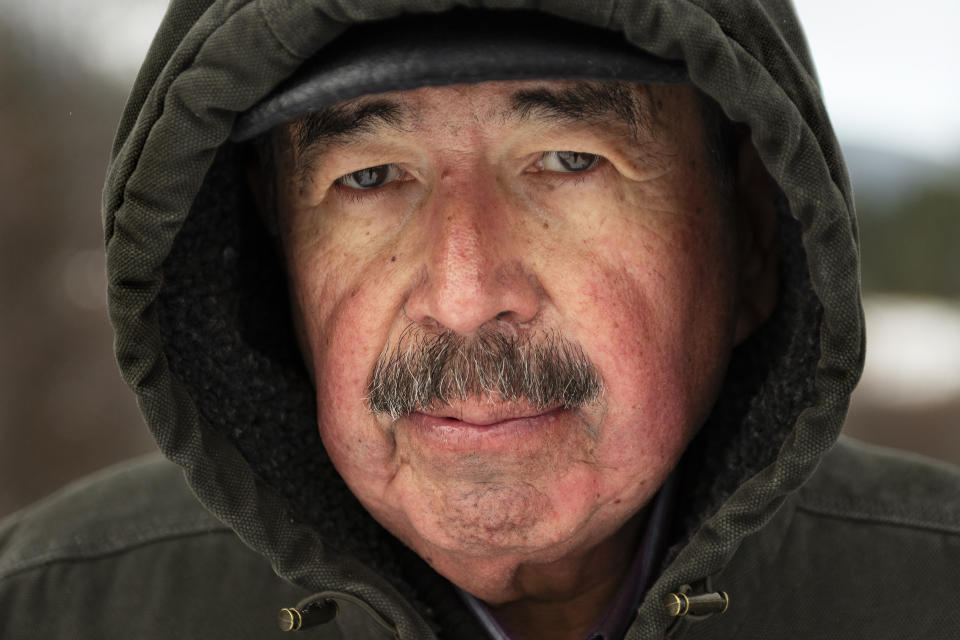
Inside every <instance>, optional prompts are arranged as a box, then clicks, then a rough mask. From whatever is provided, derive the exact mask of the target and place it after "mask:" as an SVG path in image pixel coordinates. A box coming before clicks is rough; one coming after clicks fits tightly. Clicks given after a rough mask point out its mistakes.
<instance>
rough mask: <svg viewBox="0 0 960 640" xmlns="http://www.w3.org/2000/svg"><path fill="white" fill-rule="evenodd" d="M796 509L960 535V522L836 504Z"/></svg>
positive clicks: (814, 513)
mask: <svg viewBox="0 0 960 640" xmlns="http://www.w3.org/2000/svg"><path fill="white" fill-rule="evenodd" d="M797 510H798V511H803V512H805V513H808V514H810V515H814V516H820V517H826V518H832V519H835V520H851V521H855V522H863V523H869V524H885V525H891V526H896V527H901V528H905V529H923V530H926V531H935V532H938V533H949V534H953V535H960V523H949V522H935V521H932V520H924V519H918V518H910V517H907V516H897V515H893V514H879V513H871V512H868V511H863V510H858V509H853V508H849V507H847V506H842V505H839V504H836V505H824V504H821V505H809V504H801V505H797Z"/></svg>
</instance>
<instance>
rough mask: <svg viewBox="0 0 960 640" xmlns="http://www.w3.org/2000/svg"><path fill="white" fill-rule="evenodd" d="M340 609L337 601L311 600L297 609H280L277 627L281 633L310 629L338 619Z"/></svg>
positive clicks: (328, 599)
mask: <svg viewBox="0 0 960 640" xmlns="http://www.w3.org/2000/svg"><path fill="white" fill-rule="evenodd" d="M339 612H340V607H338V606H337V603H336V601H335V600H332V599H330V598H324V599H323V600H313V599H311V600H310V601H309V602H307V603H306V606H304V605H303V603H300V604H298V605H297V606H296V607H286V608H283V609H280V613H278V614H277V626H278V627H280V631H300V630H301V629H309V628H310V627H316V626H318V625H321V624H326V623H328V622H330V621H331V620H333V619H334V618H336V617H337V614H338V613H339Z"/></svg>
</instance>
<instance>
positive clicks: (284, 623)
mask: <svg viewBox="0 0 960 640" xmlns="http://www.w3.org/2000/svg"><path fill="white" fill-rule="evenodd" d="M341 606H343V607H346V609H353V608H356V609H360V610H361V611H363V613H364V614H366V615H367V616H368V617H369V618H370V619H371V620H372V621H373V622H374V623H375V624H376V625H377V626H379V627H380V628H381V629H382V630H383V631H384V632H385V634H386V637H392V638H399V637H400V633H399V632H398V631H397V629H396V628H395V627H394V626H393V625H392V624H390V623H389V622H388V621H387V620H385V619H384V617H383V616H381V615H380V614H379V613H378V612H377V611H376V609H374V608H373V607H371V606H370V605H369V604H367V602H366V601H364V600H363V599H361V598H358V597H357V596H355V595H352V594H349V593H342V592H339V591H322V592H320V593H315V594H313V595H311V596H307V597H306V598H304V599H303V600H301V601H300V602H298V603H297V606H295V607H285V608H283V609H280V612H279V613H278V614H277V626H278V627H279V628H280V630H281V631H302V630H304V629H309V628H310V627H316V626H319V625H321V624H327V623H329V622H331V621H332V620H333V619H334V618H336V617H337V616H338V615H339V614H340V609H341ZM347 615H349V613H348V614H347Z"/></svg>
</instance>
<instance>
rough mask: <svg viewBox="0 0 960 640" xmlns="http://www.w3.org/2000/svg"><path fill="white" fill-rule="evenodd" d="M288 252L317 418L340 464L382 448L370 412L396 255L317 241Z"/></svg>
mask: <svg viewBox="0 0 960 640" xmlns="http://www.w3.org/2000/svg"><path fill="white" fill-rule="evenodd" d="M298 249H299V251H291V252H289V253H288V260H289V262H288V270H289V274H290V280H291V290H292V292H293V295H294V297H295V304H294V314H295V315H296V317H297V320H296V322H297V324H298V333H299V334H300V335H301V352H302V355H303V358H304V361H305V362H306V363H307V366H308V369H310V370H311V371H312V372H313V379H314V381H315V385H316V389H315V391H316V399H317V421H318V425H319V430H320V435H321V437H322V438H323V441H324V445H325V447H326V448H327V450H328V453H329V454H330V456H331V458H332V459H334V461H335V463H336V462H337V461H338V460H340V461H343V464H345V465H346V464H351V462H350V461H351V460H355V459H363V458H369V457H371V456H380V455H383V454H382V453H380V452H381V451H382V450H383V449H384V446H385V445H384V442H383V439H382V437H381V435H382V432H381V430H380V429H379V428H378V426H377V425H376V423H375V421H374V419H373V417H372V416H371V415H370V414H369V413H368V412H367V411H366V404H365V400H364V398H365V396H366V384H367V379H368V376H369V375H370V372H371V371H372V368H373V364H374V362H375V361H376V358H377V356H378V355H379V353H380V351H381V349H382V348H383V345H384V343H385V342H386V337H387V335H388V334H389V331H390V326H391V323H392V320H393V319H394V318H395V317H396V313H395V309H396V308H398V307H399V303H397V302H396V301H394V300H393V299H392V298H391V297H390V296H389V295H386V293H385V292H389V291H392V290H394V289H395V288H393V289H392V288H391V287H390V286H388V283H389V281H391V280H392V278H394V276H395V274H394V271H393V270H392V263H391V261H390V258H389V256H388V257H387V258H386V259H385V260H383V259H377V258H376V257H369V256H368V257H366V258H365V259H364V260H361V256H359V255H358V254H356V253H350V252H348V251H345V250H339V251H333V252H331V251H325V250H324V248H323V247H322V246H321V245H319V244H318V243H314V244H312V245H310V246H309V247H306V246H304V247H300V248H298Z"/></svg>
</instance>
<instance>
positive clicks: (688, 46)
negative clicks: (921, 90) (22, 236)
mask: <svg viewBox="0 0 960 640" xmlns="http://www.w3.org/2000/svg"><path fill="white" fill-rule="evenodd" d="M458 6H464V7H469V8H473V9H480V8H483V9H487V10H500V11H503V12H504V18H503V19H504V20H509V19H510V12H511V11H515V10H521V9H525V10H536V11H541V12H544V13H548V14H552V15H554V16H556V17H559V18H563V19H566V20H570V21H573V22H579V23H583V24H587V25H591V26H593V27H597V28H601V29H608V30H610V31H611V32H612V33H615V34H619V35H618V36H617V37H623V38H625V39H626V40H627V41H629V42H630V43H632V44H633V45H635V46H636V47H638V48H639V49H642V50H643V51H645V52H648V53H650V54H653V55H655V56H657V57H659V58H663V59H666V60H671V61H677V62H679V63H682V64H684V65H685V67H686V70H687V74H688V75H689V78H690V80H691V82H693V83H694V84H695V85H696V87H697V88H698V89H699V90H700V91H701V92H702V93H704V94H706V95H707V96H709V97H710V98H712V99H713V100H714V101H716V102H717V103H718V104H719V105H720V107H721V109H722V110H723V112H724V113H725V114H726V116H727V117H728V118H729V119H730V120H731V121H733V122H735V123H741V124H742V125H744V126H745V127H747V128H748V129H749V135H750V139H751V141H752V143H753V145H754V147H755V148H756V150H757V152H758V154H759V157H760V158H761V160H762V162H763V164H764V165H765V167H766V170H767V171H768V173H769V175H770V176H771V177H772V179H773V180H774V182H775V183H776V185H777V186H778V187H779V190H780V196H779V197H778V203H777V204H778V208H779V210H780V212H781V213H780V219H779V234H780V254H781V255H780V260H781V282H780V298H779V302H778V306H777V308H776V310H775V312H774V315H773V317H771V318H770V320H769V321H768V322H767V323H766V324H765V325H764V327H762V328H761V330H760V331H759V332H758V333H757V334H756V335H754V336H753V337H752V338H750V339H749V340H748V341H747V342H745V343H744V344H742V345H741V346H740V347H738V348H737V350H736V352H735V353H734V357H733V361H732V363H731V365H730V370H729V372H728V375H727V381H726V383H725V386H724V389H723V391H722V393H721V397H720V400H719V401H718V403H717V406H716V407H715V409H714V412H713V415H712V417H711V418H710V420H709V421H708V423H707V424H706V425H705V426H704V427H703V429H702V430H701V431H700V434H699V435H698V436H697V438H696V439H695V440H694V442H693V444H692V445H691V446H690V447H689V449H688V451H687V452H686V454H685V456H684V459H683V460H682V461H681V463H680V468H681V480H680V487H679V492H678V499H677V504H676V507H675V511H676V517H675V525H674V527H673V530H672V531H671V532H670V534H669V542H670V545H671V547H670V549H669V551H668V552H667V554H666V557H665V559H664V562H663V566H662V568H661V572H660V575H659V578H658V579H657V580H656V582H655V584H654V585H653V586H652V588H651V589H650V591H649V593H648V595H647V597H646V599H645V600H644V603H643V605H642V607H641V610H640V619H641V620H644V621H645V622H644V625H643V627H642V629H643V630H642V632H639V633H641V635H628V637H659V635H660V633H661V632H662V630H663V629H664V628H665V627H666V626H667V625H668V624H669V622H670V619H669V616H668V613H667V612H666V610H665V609H664V608H663V606H662V605H661V600H662V599H663V597H664V595H665V594H667V593H668V592H671V591H675V590H677V589H678V588H679V587H680V586H681V585H693V586H696V585H701V584H703V583H704V581H705V580H707V579H709V577H710V576H712V575H715V574H716V573H717V572H719V571H720V570H721V569H722V568H723V567H724V565H725V564H726V562H727V561H728V560H729V559H730V557H731V555H732V554H733V553H734V552H735V551H736V550H737V548H738V546H739V545H740V543H741V542H742V541H743V540H744V538H745V537H747V536H749V535H751V534H752V533H754V532H756V531H758V530H760V529H761V528H763V527H764V525H765V524H766V523H767V522H768V521H769V520H770V519H771V517H772V516H773V514H774V513H775V512H776V510H777V508H778V507H779V506H780V505H781V504H782V502H783V500H784V499H785V498H786V497H787V496H788V495H789V494H791V493H792V492H793V491H795V490H796V489H797V488H798V487H799V486H801V485H802V484H803V482H804V481H805V480H806V479H807V478H808V477H809V476H810V475H811V474H812V473H813V471H814V469H815V468H816V465H817V463H818V461H819V459H820V458H821V456H822V455H823V454H824V453H825V452H826V451H827V450H828V449H829V448H830V447H831V446H832V445H833V443H834V442H835V440H836V438H837V437H838V434H839V432H840V429H841V426H842V423H843V419H844V415H845V412H846V407H847V403H848V398H849V394H850V392H851V391H852V389H853V387H854V385H855V383H856V380H857V378H858V376H859V373H860V370H861V367H862V362H863V317H862V311H861V305H860V297H859V266H858V248H857V230H856V223H855V220H854V213H853V204H852V196H851V192H850V186H849V181H848V177H847V173H846V169H845V167H844V165H843V162H842V159H841V156H840V152H839V147H838V144H837V141H836V138H835V136H834V134H833V131H832V129H831V126H830V123H829V121H828V119H827V115H826V112H825V110H824V106H823V103H822V100H821V96H820V90H819V87H818V84H817V79H816V76H815V72H814V69H813V65H812V62H811V59H810V56H809V53H808V51H807V48H806V44H805V42H804V38H803V34H802V31H801V28H800V25H799V22H798V20H797V17H796V15H795V14H794V11H793V9H792V7H791V5H790V4H789V2H786V1H781V0H777V1H772V0H764V1H763V2H761V1H760V0H737V1H736V2H728V1H726V0H699V1H690V0H649V1H645V2H627V1H622V2H614V1H610V2H575V1H571V0H537V1H533V0H526V1H524V0H513V1H509V2H508V1H498V2H483V1H479V0H475V1H473V2H454V1H451V0H448V1H443V0H432V1H428V0H418V1H401V0H383V1H381V2H376V3H349V2H347V3H344V2H339V1H335V0H302V1H301V0H298V1H297V2H293V1H290V0H255V1H252V2H242V1H234V0H216V1H213V2H211V1H209V0H173V1H172V2H171V4H170V6H169V9H168V11H167V14H166V17H165V19H164V21H163V23H162V25H161V27H160V29H159V32H158V34H157V37H156V39H155V40H154V42H153V44H152V46H151V48H150V51H149V53H148V55H147V58H146V61H145V63H144V65H143V68H142V70H141V72H140V75H139V77H138V79H137V82H136V84H135V86H134V89H133V92H132V95H131V97H130V100H129V103H128V105H127V107H126V110H125V113H124V116H123V119H122V121H121V123H120V128H119V132H118V135H117V139H116V143H115V146H114V149H113V156H112V161H111V164H110V168H109V174H108V177H107V183H106V187H105V191H104V198H103V220H104V227H105V240H106V246H107V265H108V280H109V299H110V314H111V319H112V321H113V323H114V325H115V328H116V334H117V338H116V351H117V357H118V360H119V363H120V366H121V369H122V372H123V375H124V377H125V380H126V381H127V383H128V384H129V385H130V386H131V387H132V388H133V389H134V391H135V392H136V393H137V395H138V398H139V402H140V406H141V409H142V411H143V414H144V416H145V417H146V420H147V423H148V425H149V427H150V429H151V430H152V432H153V434H154V437H155V438H156V440H157V443H158V444H159V446H160V449H161V450H162V451H163V453H164V454H165V455H166V456H167V457H168V458H170V459H171V460H173V461H174V462H175V463H177V464H178V465H180V466H181V467H182V468H183V469H184V472H185V475H186V477H187V480H188V482H189V484H190V486H191V487H192V489H193V491H194V492H195V494H196V496H197V497H198V499H199V500H200V501H201V502H202V503H203V504H204V505H205V506H206V507H207V509H209V510H210V511H211V512H212V513H213V514H214V515H215V516H216V517H218V518H219V519H221V520H222V521H223V522H225V523H227V524H228V525H229V526H230V527H232V528H233V529H234V530H235V531H236V533H237V535H238V536H239V537H240V538H241V539H242V540H243V541H244V542H246V543H247V544H248V545H249V546H250V547H252V548H253V549H255V550H257V551H258V552H260V553H261V554H263V555H264V556H265V557H266V558H267V559H268V560H269V561H270V563H271V564H272V565H273V567H274V569H275V571H276V572H277V573H278V574H280V575H281V576H284V577H285V578H287V579H288V580H290V581H292V582H294V583H296V584H299V585H301V586H303V587H304V588H307V589H311V590H314V591H324V590H329V589H336V590H338V591H341V592H345V593H349V594H352V595H355V596H357V597H359V598H361V599H362V600H364V601H365V602H366V603H367V604H368V605H369V606H371V607H372V608H373V609H374V610H375V611H376V612H377V613H378V614H379V615H380V616H382V617H383V618H384V619H386V620H388V621H390V623H391V624H393V625H394V626H395V627H396V628H397V630H398V631H399V633H400V636H401V637H431V634H434V633H439V634H440V635H443V636H445V637H470V636H471V634H474V633H476V629H475V628H473V627H472V626H471V625H472V623H471V622H470V619H469V616H468V615H466V614H464V612H463V609H462V606H461V604H460V601H459V599H458V598H457V596H456V594H455V593H454V591H453V590H452V588H451V587H450V585H449V583H447V582H446V581H445V580H444V579H442V578H440V577H439V576H438V575H437V574H435V573H434V572H433V571H432V570H431V569H430V568H429V567H428V566H427V565H426V563H424V562H423V561H422V560H420V559H419V558H417V557H416V556H415V555H414V554H413V553H412V552H411V551H409V550H407V549H406V548H405V547H403V546H402V545H401V544H400V543H399V542H398V541H397V540H395V539H394V538H393V537H392V536H391V535H390V534H389V533H387V532H386V531H385V530H384V529H382V528H381V527H380V526H379V525H378V524H377V523H376V522H375V521H374V520H373V519H372V518H371V517H370V516H369V515H368V514H367V513H366V511H365V510H364V509H363V508H362V507H361V506H360V504H359V503H358V502H357V500H356V499H355V498H354V497H353V496H352V494H351V493H350V491H349V490H348V489H347V487H346V486H345V484H344V482H343V480H342V479H341V478H340V477H339V475H338V474H337V472H336V471H335V469H334V468H333V466H332V465H331V464H330V462H329V460H328V458H327V456H326V453H325V452H324V449H323V446H322V444H321V442H320V439H319V435H318V433H317V426H316V417H315V414H316V406H315V400H314V394H313V387H312V385H311V383H310V381H309V378H308V376H307V374H306V372H305V370H304V367H303V365H302V363H301V360H300V355H299V352H298V350H297V347H296V344H295V340H294V334H293V330H292V328H291V321H290V317H289V311H288V304H287V298H286V291H285V285H284V274H283V270H282V268H281V266H280V264H279V262H278V261H277V259H276V257H275V255H274V252H273V247H272V245H271V242H270V241H269V239H268V234H267V232H266V230H265V229H264V228H263V226H262V223H261V221H260V218H259V216H258V215H257V214H256V212H255V211H254V209H253V205H252V198H251V197H250V195H249V193H248V190H247V186H246V183H245V181H244V176H243V164H244V162H245V160H246V157H247V156H246V154H248V153H249V149H247V148H245V147H244V146H243V145H239V144H235V143H233V142H231V141H230V136H231V132H232V131H233V127H234V123H235V121H236V119H237V117H238V116H239V115H240V114H243V113H245V112H247V111H248V110H249V109H250V108H251V107H253V106H254V105H256V104H258V103H259V102H261V101H262V100H263V98H264V97H265V96H267V95H269V94H270V93H271V92H272V91H273V90H274V89H275V88H276V87H277V86H278V85H279V84H281V83H282V82H283V81H284V80H285V79H286V78H288V77H289V76H290V75H291V74H293V73H294V72H295V71H296V70H297V69H298V68H299V67H300V65H302V64H303V63H304V62H305V61H308V60H311V59H313V60H315V59H316V58H317V57H318V56H322V55H323V49H324V47H325V46H326V45H327V44H329V43H330V42H331V41H333V40H334V39H335V38H337V36H339V35H340V34H342V33H343V32H344V31H345V30H346V29H348V28H349V27H350V25H352V24H354V23H359V22H367V21H379V20H388V19H391V18H394V17H396V16H398V15H401V14H417V13H432V12H440V11H446V10H450V9H453V8H456V7H458ZM731 595H732V597H735V594H731ZM427 603H429V605H428V604H427ZM631 633H633V634H636V633H638V631H637V628H636V627H635V628H634V630H633V631H632V632H631Z"/></svg>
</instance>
